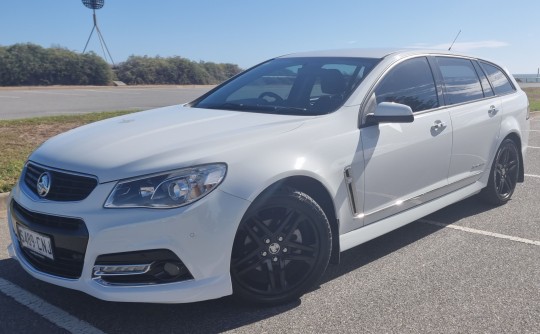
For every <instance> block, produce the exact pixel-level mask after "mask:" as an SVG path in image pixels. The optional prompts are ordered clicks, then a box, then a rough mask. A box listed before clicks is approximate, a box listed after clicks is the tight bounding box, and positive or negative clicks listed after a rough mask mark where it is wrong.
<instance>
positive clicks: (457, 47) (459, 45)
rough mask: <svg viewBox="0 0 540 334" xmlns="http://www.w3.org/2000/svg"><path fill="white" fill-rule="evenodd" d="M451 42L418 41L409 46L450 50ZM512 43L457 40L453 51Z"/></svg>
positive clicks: (489, 47) (495, 46)
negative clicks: (429, 42)
mask: <svg viewBox="0 0 540 334" xmlns="http://www.w3.org/2000/svg"><path fill="white" fill-rule="evenodd" d="M450 44H451V43H445V44H436V45H429V44H425V43H417V44H415V45H411V46H409V48H412V49H434V50H441V49H442V50H448V48H449V47H450ZM509 45H510V44H508V43H506V42H503V41H476V42H457V43H454V46H452V51H463V52H468V51H471V50H477V49H493V48H502V47H505V46H509Z"/></svg>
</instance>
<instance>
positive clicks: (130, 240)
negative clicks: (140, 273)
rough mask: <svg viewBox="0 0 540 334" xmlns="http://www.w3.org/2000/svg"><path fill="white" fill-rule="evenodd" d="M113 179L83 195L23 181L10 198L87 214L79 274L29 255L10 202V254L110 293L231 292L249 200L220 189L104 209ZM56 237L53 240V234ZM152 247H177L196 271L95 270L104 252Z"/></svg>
mask: <svg viewBox="0 0 540 334" xmlns="http://www.w3.org/2000/svg"><path fill="white" fill-rule="evenodd" d="M113 186H114V183H107V184H101V185H98V187H97V188H96V189H95V190H94V191H93V192H92V194H91V195H90V196H89V197H88V198H86V199H85V200H83V201H80V202H68V203H66V202H63V203H62V202H51V201H35V200H33V199H31V198H30V197H29V196H27V195H26V194H25V192H24V191H21V189H20V188H19V186H16V187H15V188H14V189H13V191H12V194H11V199H10V201H15V202H16V203H17V204H18V205H19V206H21V207H22V208H24V209H26V210H29V211H31V212H36V213H39V214H44V215H54V216H62V217H71V218H76V219H81V220H83V221H84V223H85V225H86V228H87V230H88V244H87V247H86V252H85V255H84V260H83V267H82V271H81V275H80V277H78V278H66V277H59V276H58V275H53V274H50V273H46V272H43V271H40V270H39V269H37V268H36V266H34V265H33V264H32V263H31V261H29V259H28V257H27V256H25V254H24V252H23V250H22V249H21V245H20V243H19V241H18V239H17V235H16V232H15V226H16V224H17V223H16V219H15V215H14V214H13V212H11V209H10V208H8V224H9V230H10V234H11V239H12V244H11V245H10V246H9V248H8V250H9V254H10V255H11V256H12V257H13V258H15V259H17V260H18V261H19V262H20V264H21V266H22V267H23V268H24V270H25V271H26V272H28V273H29V274H30V275H32V276H33V277H35V278H37V279H40V280H42V281H45V282H48V283H52V284H55V285H58V286H63V287H66V288H70V289H75V290H79V291H82V292H85V293H87V294H89V295H92V296H94V297H97V298H99V299H103V300H109V301H121V302H155V303H183V302H194V301H201V300H207V299H214V298H219V297H222V296H226V295H229V294H231V293H232V285H231V279H230V274H229V270H230V257H231V250H232V244H233V241H234V236H235V234H236V230H237V228H238V224H239V222H240V220H241V218H242V215H243V213H244V212H245V211H246V210H247V208H248V206H249V204H250V203H249V202H248V201H246V200H243V199H240V198H238V197H235V196H232V195H229V194H228V193H225V192H222V191H220V190H219V189H216V190H215V191H213V192H212V193H210V194H209V195H208V196H206V197H205V198H203V199H202V200H200V201H198V202H195V203H193V204H191V205H189V206H186V207H181V208H177V209H170V210H156V209H140V208H137V209H135V208H134V209H105V208H103V201H104V199H105V198H107V195H108V194H109V193H110V191H111V190H112V187H113ZM53 242H54V240H53ZM152 249H167V250H170V251H172V252H173V253H174V254H176V255H177V256H178V258H179V259H181V261H182V262H183V264H184V265H185V267H186V268H187V269H188V270H189V272H190V273H191V275H192V276H193V279H189V280H185V281H180V282H174V283H161V284H125V285H115V284H106V283H104V282H103V281H101V280H98V279H95V278H93V277H92V274H93V267H94V265H95V263H96V259H97V258H98V256H100V255H104V254H115V253H125V252H137V251H143V250H152Z"/></svg>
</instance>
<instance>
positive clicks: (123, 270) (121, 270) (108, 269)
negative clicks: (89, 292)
mask: <svg viewBox="0 0 540 334" xmlns="http://www.w3.org/2000/svg"><path fill="white" fill-rule="evenodd" d="M151 266H152V264H151V263H150V264H131V265H97V266H94V276H115V275H141V274H145V273H147V272H148V271H149V270H150V267H151Z"/></svg>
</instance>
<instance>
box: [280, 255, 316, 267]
mask: <svg viewBox="0 0 540 334" xmlns="http://www.w3.org/2000/svg"><path fill="white" fill-rule="evenodd" d="M286 259H287V260H290V261H297V262H304V263H306V264H309V265H310V266H311V265H312V264H313V263H314V262H315V258H314V257H311V256H306V255H294V254H289V255H287V256H286Z"/></svg>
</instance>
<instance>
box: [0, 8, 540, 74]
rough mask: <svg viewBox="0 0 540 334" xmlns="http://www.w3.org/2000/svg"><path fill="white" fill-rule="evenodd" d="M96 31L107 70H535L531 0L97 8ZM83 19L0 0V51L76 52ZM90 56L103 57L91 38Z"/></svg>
mask: <svg viewBox="0 0 540 334" xmlns="http://www.w3.org/2000/svg"><path fill="white" fill-rule="evenodd" d="M97 16H98V24H99V27H100V29H101V31H102V33H103V36H104V38H105V41H106V43H107V45H108V47H109V50H110V52H111V54H112V57H113V59H114V61H115V62H116V63H118V62H121V61H124V60H126V59H127V57H129V56H130V55H148V56H156V55H160V56H163V57H168V56H182V57H185V58H188V59H191V60H195V61H199V60H204V61H213V62H228V63H235V64H238V65H240V66H241V67H243V68H248V67H250V66H252V65H255V64H257V63H259V62H261V61H263V60H265V59H267V58H271V57H274V56H278V55H282V54H286V53H291V52H297V51H308V50H321V49H342V48H364V47H366V48H378V47H400V48H402V47H429V48H442V49H447V48H448V46H449V45H450V43H451V42H452V40H453V39H454V37H455V35H456V34H457V33H458V31H459V30H461V35H460V36H459V38H458V40H457V42H456V44H455V46H454V48H453V49H454V50H456V51H464V52H467V53H469V54H473V55H477V56H481V57H485V58H489V59H491V60H494V61H497V62H500V63H502V64H503V65H504V66H506V67H507V68H508V69H509V70H510V71H511V72H512V73H514V74H517V73H520V74H521V73H536V71H537V69H538V67H540V0H505V1H502V0H446V1H442V0H441V1H438V0H431V1H428V0H408V1H405V0H403V1H402V0H393V1H391V0H371V1H369V0H366V1H362V0H334V1H330V0H326V1H322V0H271V1H268V0H267V1H263V0H229V1H220V0H214V1H210V0H154V1H141V0H105V6H104V7H103V8H102V9H100V10H98V11H97ZM91 28H92V11H91V10H89V9H87V8H86V7H84V6H83V4H82V3H81V1H80V0H12V1H10V2H7V1H3V4H2V9H1V10H0V45H3V46H6V45H11V44H15V43H26V42H31V43H35V44H39V45H42V46H44V47H50V46H63V47H66V48H68V49H70V50H73V51H79V52H81V51H82V50H83V48H84V44H85V43H86V39H87V38H88V35H89V34H90V30H91ZM89 50H93V51H95V52H96V53H98V54H100V55H103V53H102V51H101V49H100V47H99V42H98V39H97V35H96V34H94V35H93V36H92V39H91V41H90V45H89Z"/></svg>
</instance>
